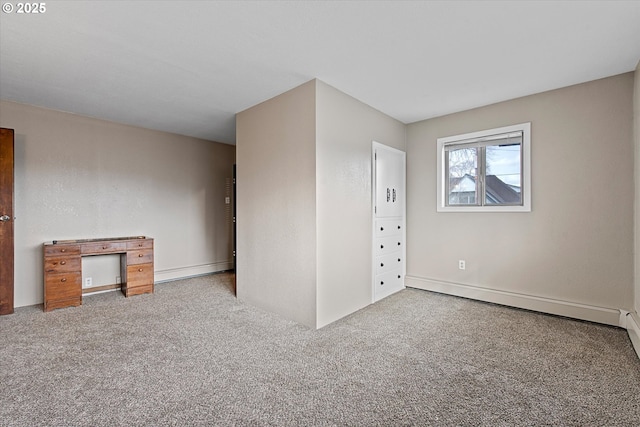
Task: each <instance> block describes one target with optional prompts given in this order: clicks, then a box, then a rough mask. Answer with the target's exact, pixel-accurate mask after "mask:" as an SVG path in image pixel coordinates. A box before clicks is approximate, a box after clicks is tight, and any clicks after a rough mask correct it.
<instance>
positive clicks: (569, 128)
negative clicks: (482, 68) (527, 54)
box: [407, 73, 634, 309]
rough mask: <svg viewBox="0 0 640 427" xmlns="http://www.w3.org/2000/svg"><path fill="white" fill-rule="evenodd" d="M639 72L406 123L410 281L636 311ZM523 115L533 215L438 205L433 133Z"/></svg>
mask: <svg viewBox="0 0 640 427" xmlns="http://www.w3.org/2000/svg"><path fill="white" fill-rule="evenodd" d="M633 80H634V79H633V73H627V74H623V75H619V76H614V77H610V78H606V79H602V80H597V81H593V82H589V83H585V84H580V85H576V86H571V87H567V88H563V89H559V90H554V91H550V92H545V93H541V94H537V95H532V96H528V97H524V98H519V99H515V100H511V101H507V102H502V103H499V104H495V105H491V106H487V107H483V108H478V109H474V110H471V111H465V112H461V113H457V114H452V115H448V116H444V117H440V118H435V119H431V120H425V121H422V122H418V123H414V124H411V125H409V126H408V135H407V152H408V155H407V171H408V175H407V182H408V183H407V187H408V196H407V200H408V206H407V218H408V224H407V230H408V236H407V240H408V241H407V263H408V264H407V274H408V276H412V277H413V278H409V279H408V282H412V283H413V284H417V285H419V284H420V282H422V281H424V280H432V281H437V282H440V283H445V284H463V285H468V287H469V289H473V288H484V289H492V290H497V291H504V292H507V293H510V294H512V295H525V296H534V297H542V298H549V299H553V300H558V301H561V302H569V303H578V304H585V305H589V306H597V307H605V308H611V309H617V308H622V309H631V308H632V306H633V302H632V301H633V299H632V298H633V296H632V289H633V285H632V283H633V198H632V197H631V195H632V194H634V190H633V143H632V141H633V136H632V129H633V125H632V120H633V119H632V98H633ZM522 122H531V123H532V125H531V126H532V127H531V135H532V145H531V151H532V152H531V157H532V212H530V213H469V214H465V213H437V212H436V174H435V170H436V139H437V138H439V137H444V136H450V135H456V134H461V133H466V132H472V131H478V130H483V129H489V128H494V127H500V126H506V125H511V124H516V123H522ZM459 259H464V260H466V270H464V271H461V270H458V268H457V261H458V260H459Z"/></svg>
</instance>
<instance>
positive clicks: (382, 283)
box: [374, 269, 404, 293]
mask: <svg viewBox="0 0 640 427" xmlns="http://www.w3.org/2000/svg"><path fill="white" fill-rule="evenodd" d="M374 284H375V287H376V289H375V292H376V293H384V292H385V291H387V290H392V289H400V288H402V286H404V283H403V280H402V269H397V270H393V271H389V272H386V273H383V274H377V275H376V277H375V279H374Z"/></svg>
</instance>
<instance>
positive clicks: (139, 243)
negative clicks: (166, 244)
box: [127, 239, 153, 250]
mask: <svg viewBox="0 0 640 427" xmlns="http://www.w3.org/2000/svg"><path fill="white" fill-rule="evenodd" d="M152 248H153V239H138V240H130V241H128V242H127V249H128V250H135V249H152Z"/></svg>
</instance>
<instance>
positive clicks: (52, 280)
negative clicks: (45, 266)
mask: <svg viewBox="0 0 640 427" xmlns="http://www.w3.org/2000/svg"><path fill="white" fill-rule="evenodd" d="M81 295H82V275H81V274H80V272H76V273H55V274H46V275H45V285H44V299H45V300H47V301H50V300H62V299H67V298H74V297H80V296H81Z"/></svg>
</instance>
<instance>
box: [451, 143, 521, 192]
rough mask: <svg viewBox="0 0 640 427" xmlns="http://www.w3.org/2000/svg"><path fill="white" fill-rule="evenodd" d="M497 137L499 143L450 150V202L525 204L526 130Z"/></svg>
mask: <svg viewBox="0 0 640 427" xmlns="http://www.w3.org/2000/svg"><path fill="white" fill-rule="evenodd" d="M497 137H500V138H499V139H500V140H502V141H501V142H497V143H495V145H486V146H479V147H473V148H455V147H458V146H459V145H458V144H456V145H454V146H453V147H452V149H448V150H447V152H448V159H447V160H448V165H449V168H448V171H449V188H448V192H447V194H448V195H449V205H485V204H487V205H520V204H522V197H521V188H520V182H521V179H520V175H521V168H522V165H521V158H522V157H521V151H522V132H518V133H514V134H507V135H498V136H497ZM460 145H462V146H464V144H460ZM478 177H480V179H478Z"/></svg>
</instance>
